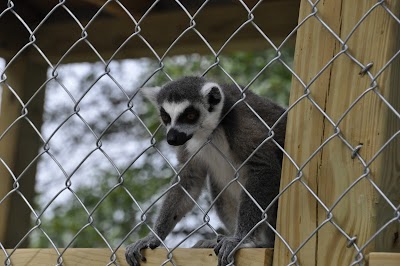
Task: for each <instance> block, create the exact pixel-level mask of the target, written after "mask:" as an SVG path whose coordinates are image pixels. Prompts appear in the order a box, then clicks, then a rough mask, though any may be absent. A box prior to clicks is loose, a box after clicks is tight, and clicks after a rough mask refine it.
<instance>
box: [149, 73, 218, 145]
mask: <svg viewBox="0 0 400 266" xmlns="http://www.w3.org/2000/svg"><path fill="white" fill-rule="evenodd" d="M150 90H151V91H152V94H154V93H156V95H150V94H149V92H150ZM143 93H144V94H145V96H146V97H148V98H150V99H152V98H151V97H153V102H154V99H155V100H156V101H155V102H156V106H157V107H158V109H159V113H160V118H161V121H162V123H163V124H164V126H165V127H166V129H167V142H168V144H170V145H173V146H180V145H183V144H185V143H186V142H187V141H188V140H190V139H192V138H195V139H197V140H204V141H205V140H206V139H207V138H208V136H209V135H210V134H211V133H212V131H213V130H214V129H215V128H216V127H217V126H218V123H219V119H220V114H221V110H222V105H223V93H222V90H221V89H220V87H219V85H218V84H216V83H211V82H206V81H205V80H203V79H200V78H184V79H182V80H178V81H174V82H171V83H168V84H167V85H165V86H164V87H162V88H158V89H157V88H151V89H150V88H149V89H148V91H144V92H143Z"/></svg>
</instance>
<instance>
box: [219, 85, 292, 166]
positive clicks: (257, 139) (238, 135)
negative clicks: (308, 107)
mask: <svg viewBox="0 0 400 266" xmlns="http://www.w3.org/2000/svg"><path fill="white" fill-rule="evenodd" d="M223 90H224V92H225V105H224V109H223V111H222V114H225V113H227V112H228V111H229V109H230V108H231V107H232V106H233V105H235V104H236V103H237V102H238V101H239V100H240V99H241V98H242V96H241V93H240V91H239V90H238V89H237V88H236V87H235V86H229V85H224V86H223ZM245 95H246V97H245V99H244V101H241V102H239V103H237V104H236V105H235V106H234V107H233V109H232V110H230V112H229V113H228V114H227V115H226V116H225V118H224V119H223V120H222V123H221V125H220V126H222V127H223V128H224V131H225V134H226V136H227V138H228V142H229V143H235V145H231V149H233V150H237V154H242V155H244V156H243V159H245V158H246V157H247V156H248V155H250V153H252V152H253V151H254V149H255V148H256V147H257V146H258V145H259V144H260V143H261V142H263V141H264V140H265V139H266V138H268V136H269V135H268V133H269V130H268V128H267V127H266V126H265V125H264V123H263V122H262V121H260V119H259V118H258V117H257V116H259V117H261V118H262V120H264V121H265V123H266V124H267V125H268V126H269V127H272V126H273V125H274V124H275V122H276V121H277V120H278V119H280V118H281V116H282V114H283V113H284V112H285V109H284V108H283V107H281V106H279V105H278V104H276V103H274V102H272V101H270V100H269V99H266V98H263V97H260V96H258V95H256V94H254V93H253V92H251V91H250V90H247V91H246V92H245ZM246 103H247V104H248V105H249V106H250V108H249V106H247V104H246ZM251 108H252V109H253V110H254V112H253V111H252V110H251ZM285 125H286V116H285V117H282V118H281V120H280V121H279V123H278V124H277V125H276V126H275V127H274V129H273V132H274V137H273V138H274V140H276V141H277V142H278V143H279V145H281V146H282V147H283V145H284V141H285ZM268 142H269V144H268V145H267V146H269V148H270V149H273V150H274V154H276V156H278V157H279V158H281V157H282V153H281V151H280V150H279V149H278V148H277V147H276V145H274V144H272V142H271V141H268ZM264 145H265V144H264ZM280 160H281V159H280Z"/></svg>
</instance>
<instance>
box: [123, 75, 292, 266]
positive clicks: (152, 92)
mask: <svg viewBox="0 0 400 266" xmlns="http://www.w3.org/2000/svg"><path fill="white" fill-rule="evenodd" d="M144 94H145V95H146V97H148V98H149V99H152V101H153V103H155V104H156V106H157V107H158V108H159V109H160V110H161V109H163V111H167V109H168V110H169V112H170V113H168V112H164V113H167V114H168V116H169V117H168V116H166V115H165V114H164V120H163V121H164V124H165V126H166V128H167V140H168V143H170V144H171V145H175V146H177V157H178V161H179V163H180V165H181V166H182V165H184V164H185V163H186V161H187V160H188V158H189V157H190V156H191V155H193V154H194V153H195V152H198V153H197V154H196V155H195V157H194V158H193V160H192V161H190V162H189V163H188V164H187V165H186V167H185V168H183V170H182V172H181V173H180V181H178V178H175V179H174V180H173V181H172V184H176V183H178V182H179V184H180V186H179V185H178V186H174V187H173V188H172V189H171V190H170V191H169V192H168V193H167V195H166V198H165V200H164V202H163V204H162V206H161V209H160V213H159V215H158V218H157V220H156V223H155V226H154V231H155V233H156V234H157V235H158V237H159V238H160V239H161V240H164V239H165V238H166V236H167V235H168V234H169V233H170V232H171V231H172V229H173V228H174V226H175V225H176V223H177V222H179V220H180V219H181V218H182V217H183V216H184V215H185V214H186V213H187V212H188V211H190V210H191V209H192V208H193V205H194V204H193V202H192V201H191V200H190V199H189V197H188V196H187V195H186V194H185V192H184V190H183V189H182V188H184V189H185V190H186V191H187V192H189V193H190V195H191V196H192V197H193V198H194V199H197V198H198V196H199V195H200V192H201V190H202V188H203V187H204V186H205V184H206V183H207V182H206V179H207V177H208V178H209V182H208V183H209V190H210V195H211V197H212V198H213V199H214V198H215V197H216V196H218V195H219V196H218V199H217V201H216V203H215V208H216V211H217V213H218V215H219V216H220V218H221V221H222V222H223V223H224V225H225V226H226V228H227V230H228V231H229V234H230V235H229V236H219V237H218V239H217V240H203V241H199V242H198V243H197V244H196V245H195V246H196V247H208V248H214V250H215V252H216V254H217V255H218V265H227V264H228V263H230V262H231V261H232V256H231V255H232V254H230V253H231V251H233V250H234V249H235V248H236V247H237V246H238V244H239V242H240V241H241V240H242V239H243V238H244V237H245V236H246V235H247V234H248V233H249V232H250V230H252V228H253V227H254V226H255V225H256V224H257V223H258V222H260V220H261V219H262V211H260V209H259V208H258V207H257V206H256V204H255V203H254V202H253V200H252V199H251V198H250V197H249V196H247V194H246V193H244V192H243V190H242V189H241V187H240V186H239V184H238V183H237V182H233V183H232V184H231V185H229V186H228V187H227V188H225V190H224V187H225V186H226V185H227V184H228V183H229V182H230V181H231V180H232V179H233V178H235V176H234V174H235V171H234V169H233V168H235V169H237V168H238V167H240V166H241V165H242V163H243V162H244V161H246V160H248V161H247V162H246V164H245V165H244V166H243V167H242V168H241V169H240V171H239V173H238V174H239V175H238V176H237V178H238V181H239V182H240V183H241V184H243V185H244V187H245V188H246V190H247V191H248V192H249V193H250V194H251V195H252V197H253V198H254V199H255V200H256V201H257V203H258V204H259V205H260V206H261V207H262V208H263V209H265V208H267V206H268V205H269V204H270V203H271V201H272V200H273V199H274V197H275V196H276V195H277V194H278V192H279V181H280V172H281V164H282V152H281V151H280V149H279V148H278V147H277V146H276V145H275V144H274V143H273V142H272V141H266V142H265V143H264V144H263V145H262V146H261V147H259V148H258V150H257V151H256V152H255V153H254V154H253V155H252V156H251V158H250V159H248V157H249V156H250V154H251V153H253V152H254V151H255V150H256V148H257V147H258V146H259V145H260V144H261V143H262V142H263V141H264V140H265V139H266V138H268V136H269V130H268V129H267V128H266V127H265V126H264V125H263V123H262V122H261V121H260V120H259V119H258V118H257V117H256V115H255V114H253V113H252V111H251V110H250V109H249V108H248V107H247V106H246V103H245V102H244V101H240V100H241V98H243V97H242V95H241V93H240V91H239V90H238V88H236V87H235V86H230V85H218V84H216V83H211V82H208V81H207V80H206V79H204V78H201V77H184V78H182V79H180V80H177V81H173V82H170V83H168V84H166V85H165V86H164V87H162V88H156V89H148V90H146V89H145V92H144ZM245 101H246V102H247V103H248V104H249V105H250V106H251V107H252V108H253V109H254V110H255V112H256V113H257V114H258V115H259V116H260V117H261V118H262V119H263V120H264V121H265V123H266V124H267V125H268V126H272V125H274V124H275V122H276V121H277V120H278V119H279V118H280V117H281V116H282V115H283V113H284V111H285V110H284V109H283V108H282V107H280V106H279V105H277V104H275V103H273V102H271V101H270V100H268V99H264V98H261V97H259V96H257V95H256V94H254V93H252V92H251V91H246V93H245ZM188 102H189V103H190V106H193V108H194V109H196V110H197V111H198V114H199V115H198V118H197V119H194V120H193V121H195V123H191V122H190V121H192V120H190V119H189V118H191V117H194V116H195V115H196V113H194V114H191V115H188V117H189V118H186V113H185V115H182V113H184V112H186V111H187V112H189V113H190V110H188V109H186V108H187V105H188ZM234 105H235V106H234ZM232 106H234V108H233V109H232V110H230V109H231V107H232ZM164 109H165V110H164ZM184 110H186V111H184ZM229 110H230V111H229ZM228 111H229V112H228ZM165 117H166V118H167V119H165ZM168 118H169V119H168ZM185 119H186V120H185ZM188 119H189V120H188ZM221 119H222V120H221ZM188 121H189V122H188ZM285 126H286V117H282V118H281V121H280V122H279V123H278V124H277V125H276V127H275V128H274V130H273V132H274V135H273V138H274V140H275V141H277V142H278V143H279V145H280V146H282V147H283V144H284V138H285ZM208 140H210V141H211V143H212V144H211V143H210V144H206V145H205V146H204V144H205V143H206V142H207V141H208ZM214 146H215V147H217V148H218V150H219V151H218V150H217V149H216V148H215V147H214ZM221 153H222V154H223V155H224V156H222V155H221ZM221 191H223V192H222V193H221V194H220V192H221ZM267 214H268V219H267V220H268V223H269V224H270V225H272V226H273V227H275V224H276V214H277V204H274V205H273V206H272V207H270V208H269V210H268V212H267ZM160 239H158V238H157V237H156V236H154V235H153V234H150V235H149V236H147V237H146V238H144V239H142V240H139V241H137V242H136V243H134V244H132V245H129V246H128V247H127V251H126V258H127V261H128V263H129V264H130V265H135V266H137V265H139V264H140V260H143V259H145V258H144V257H143V255H142V254H141V250H142V249H144V248H147V247H150V248H155V247H157V246H159V245H160ZM273 243H274V233H273V231H272V230H271V229H270V228H269V227H268V226H267V223H262V224H261V225H259V226H258V227H257V228H256V229H255V230H254V231H253V232H252V233H251V234H250V235H249V236H248V237H247V238H246V239H245V240H244V241H243V242H242V244H241V246H240V247H273Z"/></svg>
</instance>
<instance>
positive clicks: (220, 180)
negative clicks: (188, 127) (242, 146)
mask: <svg viewBox="0 0 400 266" xmlns="http://www.w3.org/2000/svg"><path fill="white" fill-rule="evenodd" d="M204 143H205V141H204V140H203V141H200V140H198V139H192V140H190V141H189V143H188V144H189V145H188V149H190V150H189V152H191V153H194V152H196V151H197V150H198V149H199V148H200V147H202V146H203V144H204ZM195 157H196V159H198V160H200V161H201V162H202V163H203V164H204V165H205V166H206V167H207V168H208V172H209V175H210V178H211V179H212V184H215V185H217V186H218V188H219V189H220V190H222V189H224V187H226V186H227V188H226V190H227V193H228V194H230V195H231V198H232V199H239V195H240V193H241V188H240V186H239V184H238V183H237V182H236V181H233V180H235V179H238V178H239V179H238V180H240V181H241V180H243V177H242V175H243V173H244V171H243V170H244V169H241V170H240V171H239V172H238V171H237V169H238V167H239V165H238V163H237V162H236V161H235V156H234V155H233V154H232V151H231V149H230V147H229V143H228V141H227V139H226V136H225V134H224V133H223V132H218V133H217V134H215V135H214V136H213V138H212V140H211V142H210V143H208V144H206V145H205V146H203V147H202V148H201V149H200V151H199V152H198V153H197V154H196V155H195ZM232 181H233V182H232Z"/></svg>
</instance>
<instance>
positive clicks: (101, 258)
mask: <svg viewBox="0 0 400 266" xmlns="http://www.w3.org/2000/svg"><path fill="white" fill-rule="evenodd" d="M7 252H9V253H10V252H11V250H7ZM60 252H62V249H60ZM272 253H273V251H272V249H262V248H245V249H241V250H239V251H238V253H237V254H236V260H237V261H236V265H237V266H241V265H242V266H245V265H246V266H269V265H272ZM144 254H145V256H146V258H147V262H145V263H141V265H143V266H146V265H148V266H159V265H161V264H162V263H163V262H164V261H165V260H167V258H168V257H167V251H166V250H165V249H163V248H157V249H154V250H150V249H146V250H145V251H144ZM111 255H112V252H111V251H110V250H109V249H105V248H104V249H102V248H97V249H96V248H92V249H84V248H70V249H68V250H67V251H66V252H65V253H64V254H63V256H62V259H63V265H65V266H71V265H91V266H92V265H93V266H96V265H99V266H100V265H106V264H107V263H108V262H110V257H111ZM116 256H117V263H118V265H121V266H125V265H128V264H127V263H126V261H125V250H118V251H117V252H116ZM172 256H173V260H174V262H175V263H176V265H182V266H186V265H193V266H202V265H210V266H211V265H217V257H216V256H215V254H214V251H213V250H212V249H185V248H178V249H176V250H174V251H173V252H172ZM5 259H6V256H5V255H4V253H3V252H1V253H0V261H4V260H5ZM57 259H58V254H57V253H56V251H55V250H54V249H17V250H16V251H15V252H14V253H13V254H12V256H11V263H12V265H26V266H36V265H37V266H39V265H40V266H42V265H54V264H56V263H57ZM166 265H172V264H171V263H168V264H166Z"/></svg>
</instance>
